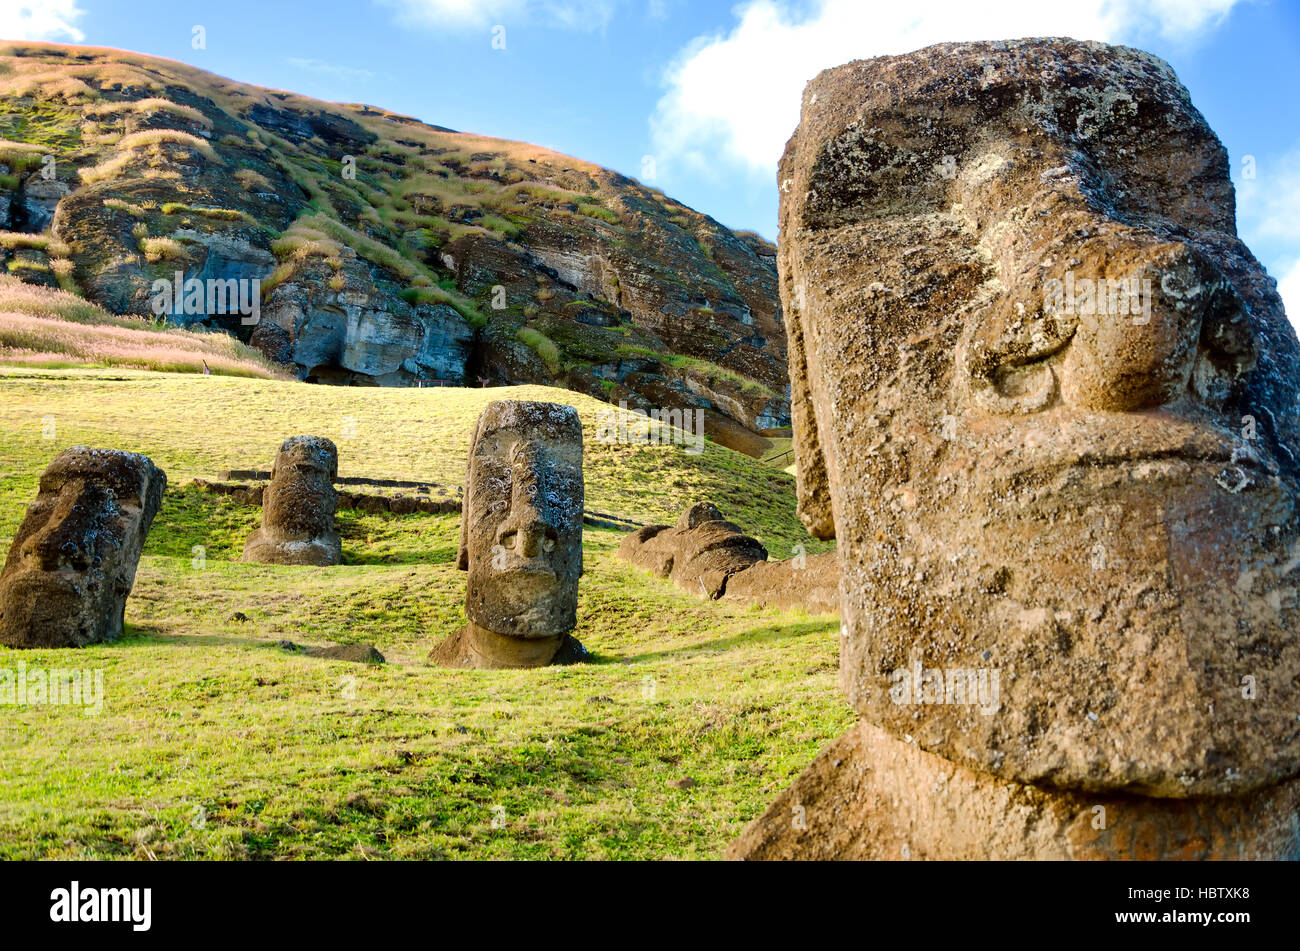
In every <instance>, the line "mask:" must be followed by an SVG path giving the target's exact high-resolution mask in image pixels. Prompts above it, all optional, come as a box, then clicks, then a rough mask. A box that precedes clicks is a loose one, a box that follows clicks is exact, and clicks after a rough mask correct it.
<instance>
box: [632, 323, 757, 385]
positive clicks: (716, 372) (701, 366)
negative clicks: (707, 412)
mask: <svg viewBox="0 0 1300 951" xmlns="http://www.w3.org/2000/svg"><path fill="white" fill-rule="evenodd" d="M701 309H703V308H701ZM615 352H616V353H618V354H619V355H620V356H631V357H649V358H651V359H654V360H658V361H659V362H660V363H666V364H668V365H669V366H672V367H677V368H678V369H679V370H696V371H698V372H700V373H703V374H705V375H707V376H711V377H720V378H722V379H725V380H730V381H731V382H732V383H735V384H737V385H738V386H740V387H741V389H746V390H752V391H754V392H756V393H762V394H763V395H764V396H770V397H772V398H773V399H780V398H781V395H780V394H779V393H777V392H776V391H775V390H773V389H771V388H770V387H767V386H764V385H763V384H762V383H759V382H758V381H757V380H751V379H750V378H749V377H747V376H742V375H741V374H739V373H737V372H736V371H735V370H729V369H727V368H726V367H724V366H719V365H718V364H716V363H713V362H712V361H710V360H702V359H700V358H699V357H689V356H687V355H685V354H682V353H663V352H661V351H659V350H653V349H651V348H650V347H642V346H637V345H636V344H630V343H628V344H621V345H620V346H619V347H618V349H617V350H616V351H615Z"/></svg>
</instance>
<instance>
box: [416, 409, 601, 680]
mask: <svg viewBox="0 0 1300 951" xmlns="http://www.w3.org/2000/svg"><path fill="white" fill-rule="evenodd" d="M582 512H583V482H582V426H581V423H580V422H579V420H578V412H577V410H575V409H574V408H573V407H572V406H561V405H559V404H557V403H541V402H530V401H523V400H496V401H494V402H492V403H489V404H488V405H487V407H486V408H485V409H484V410H483V413H482V415H481V416H479V419H478V423H477V425H476V426H475V429H474V435H473V438H472V439H471V442H470V450H469V462H468V465H467V467H466V474H465V501H464V505H463V507H462V515H461V523H460V525H461V528H460V551H459V553H458V555H457V566H458V567H459V568H460V569H461V570H462V571H467V572H468V573H469V577H468V580H467V583H466V590H465V614H466V615H467V616H468V618H469V623H468V624H466V625H465V626H464V627H462V628H461V629H460V630H458V631H457V632H456V633H455V634H453V635H452V636H451V637H449V638H447V640H445V641H443V642H442V643H441V644H439V645H438V646H437V647H435V648H434V649H433V651H432V652H431V653H430V655H429V658H430V660H432V661H433V662H434V663H436V664H438V665H439V666H442V667H477V668H507V667H544V666H546V665H548V664H568V663H574V662H577V661H580V660H582V659H583V658H584V657H585V656H586V651H585V650H584V649H583V647H582V645H581V644H580V643H579V642H578V641H577V640H576V639H575V638H574V637H573V635H572V634H570V633H569V632H570V631H572V630H573V628H574V627H575V625H576V624H577V615H578V578H579V576H580V575H581V574H582Z"/></svg>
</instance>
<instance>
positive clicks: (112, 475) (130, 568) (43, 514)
mask: <svg viewBox="0 0 1300 951" xmlns="http://www.w3.org/2000/svg"><path fill="white" fill-rule="evenodd" d="M166 482H167V477H166V475H165V474H164V473H163V472H162V470H161V469H158V468H157V467H156V466H155V465H154V464H153V463H152V462H151V461H150V460H149V459H147V458H146V457H144V456H141V455H137V454H136V453H130V452H120V451H118V450H112V449H88V448H86V447H84V446H79V447H75V448H73V449H69V450H66V451H64V452H62V453H60V454H59V455H58V456H57V457H56V458H55V460H54V461H53V462H52V463H50V466H49V468H47V469H46V470H45V473H44V474H43V475H42V476H41V481H40V489H39V492H38V494H37V496H36V499H35V501H33V502H32V503H31V505H29V506H28V508H27V515H26V517H25V518H24V519H23V522H22V525H21V526H20V527H19V529H18V534H17V535H16V536H14V540H13V544H12V545H11V546H10V549H9V555H8V558H7V559H6V561H5V567H4V571H3V573H0V643H4V644H7V645H9V646H11V647H81V646H84V645H86V644H91V643H95V642H99V641H107V640H112V639H114V638H116V637H118V636H119V635H120V634H121V633H122V621H123V612H124V609H125V605H126V597H127V595H128V594H130V592H131V587H132V585H133V584H134V582H135V569H136V564H137V563H138V561H139V558H140V551H141V549H142V548H143V546H144V540H145V536H146V535H147V534H148V532H149V526H150V525H151V524H152V522H153V518H154V515H155V514H156V513H157V511H158V508H159V506H160V505H161V503H162V494H163V489H164V487H165V486H166Z"/></svg>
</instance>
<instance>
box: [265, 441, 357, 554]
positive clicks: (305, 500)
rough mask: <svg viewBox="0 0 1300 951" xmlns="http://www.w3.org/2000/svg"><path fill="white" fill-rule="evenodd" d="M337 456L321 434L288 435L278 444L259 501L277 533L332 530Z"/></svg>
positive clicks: (291, 535)
mask: <svg viewBox="0 0 1300 951" xmlns="http://www.w3.org/2000/svg"><path fill="white" fill-rule="evenodd" d="M338 465H339V456H338V450H337V449H336V448H335V446H334V443H333V442H331V441H330V440H328V439H325V438H324V437H321V436H291V437H290V438H288V439H286V440H285V441H284V444H283V445H281V446H280V451H279V453H277V454H276V457H275V462H274V463H273V464H272V467H271V482H270V484H269V485H268V486H267V487H266V491H265V493H264V495H263V499H262V505H263V508H264V510H265V512H266V515H267V521H268V522H269V523H270V524H271V527H272V529H273V531H274V532H275V533H276V535H277V537H281V538H284V539H309V538H316V537H319V536H321V535H324V534H327V533H329V532H333V531H334V515H335V510H336V508H337V506H338V495H337V491H336V490H335V488H334V479H335V478H336V477H337V476H338Z"/></svg>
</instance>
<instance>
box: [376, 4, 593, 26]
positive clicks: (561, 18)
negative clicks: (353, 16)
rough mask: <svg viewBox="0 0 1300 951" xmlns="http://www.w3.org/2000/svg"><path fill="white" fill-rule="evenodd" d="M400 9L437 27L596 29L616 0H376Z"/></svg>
mask: <svg viewBox="0 0 1300 951" xmlns="http://www.w3.org/2000/svg"><path fill="white" fill-rule="evenodd" d="M376 2H377V3H379V4H380V5H381V6H385V7H391V8H393V9H394V10H396V12H397V19H398V22H399V23H402V24H404V25H406V26H412V27H417V28H429V29H435V30H473V29H479V30H481V29H488V28H490V27H493V26H496V25H497V24H501V25H503V26H505V27H506V28H507V29H509V28H510V27H511V26H515V25H519V26H523V25H532V26H553V27H561V28H564V29H568V30H581V31H597V30H602V29H604V28H605V26H606V25H608V23H609V20H610V17H612V16H613V15H614V6H615V0H376Z"/></svg>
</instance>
